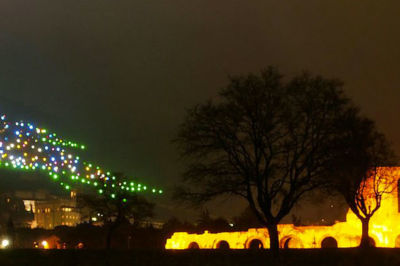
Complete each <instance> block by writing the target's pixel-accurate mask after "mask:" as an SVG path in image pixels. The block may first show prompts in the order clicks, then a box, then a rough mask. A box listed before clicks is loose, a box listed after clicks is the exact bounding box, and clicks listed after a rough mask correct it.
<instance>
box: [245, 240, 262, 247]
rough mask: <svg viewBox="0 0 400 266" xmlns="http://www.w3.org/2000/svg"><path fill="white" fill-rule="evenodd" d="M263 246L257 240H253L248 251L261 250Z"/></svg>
mask: <svg viewBox="0 0 400 266" xmlns="http://www.w3.org/2000/svg"><path fill="white" fill-rule="evenodd" d="M263 248H264V246H263V244H262V242H261V241H260V240H259V239H253V240H251V241H250V244H249V249H263Z"/></svg>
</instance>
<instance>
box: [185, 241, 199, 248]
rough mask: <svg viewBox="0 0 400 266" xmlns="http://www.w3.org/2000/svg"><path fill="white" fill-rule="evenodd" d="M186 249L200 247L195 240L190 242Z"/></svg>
mask: <svg viewBox="0 0 400 266" xmlns="http://www.w3.org/2000/svg"><path fill="white" fill-rule="evenodd" d="M188 249H200V247H199V244H197V243H196V242H192V243H190V244H189V246H188Z"/></svg>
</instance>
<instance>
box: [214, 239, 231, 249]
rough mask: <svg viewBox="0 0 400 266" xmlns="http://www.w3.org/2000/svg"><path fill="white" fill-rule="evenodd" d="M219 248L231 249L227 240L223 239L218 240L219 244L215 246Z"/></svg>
mask: <svg viewBox="0 0 400 266" xmlns="http://www.w3.org/2000/svg"><path fill="white" fill-rule="evenodd" d="M215 247H216V248H217V249H225V250H226V249H230V246H229V243H228V242H227V241H225V240H221V241H219V242H217V245H216V246H215Z"/></svg>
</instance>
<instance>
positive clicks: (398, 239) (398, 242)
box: [394, 235, 400, 248]
mask: <svg viewBox="0 0 400 266" xmlns="http://www.w3.org/2000/svg"><path fill="white" fill-rule="evenodd" d="M394 247H395V248H400V235H398V236H397V237H396V240H395V241H394Z"/></svg>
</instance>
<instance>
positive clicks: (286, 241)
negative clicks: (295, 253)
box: [280, 235, 304, 249]
mask: <svg viewBox="0 0 400 266" xmlns="http://www.w3.org/2000/svg"><path fill="white" fill-rule="evenodd" d="M280 248H283V249H290V248H304V245H303V242H302V241H301V239H300V238H299V237H297V236H294V235H289V236H285V237H284V238H282V240H281V242H280Z"/></svg>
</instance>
